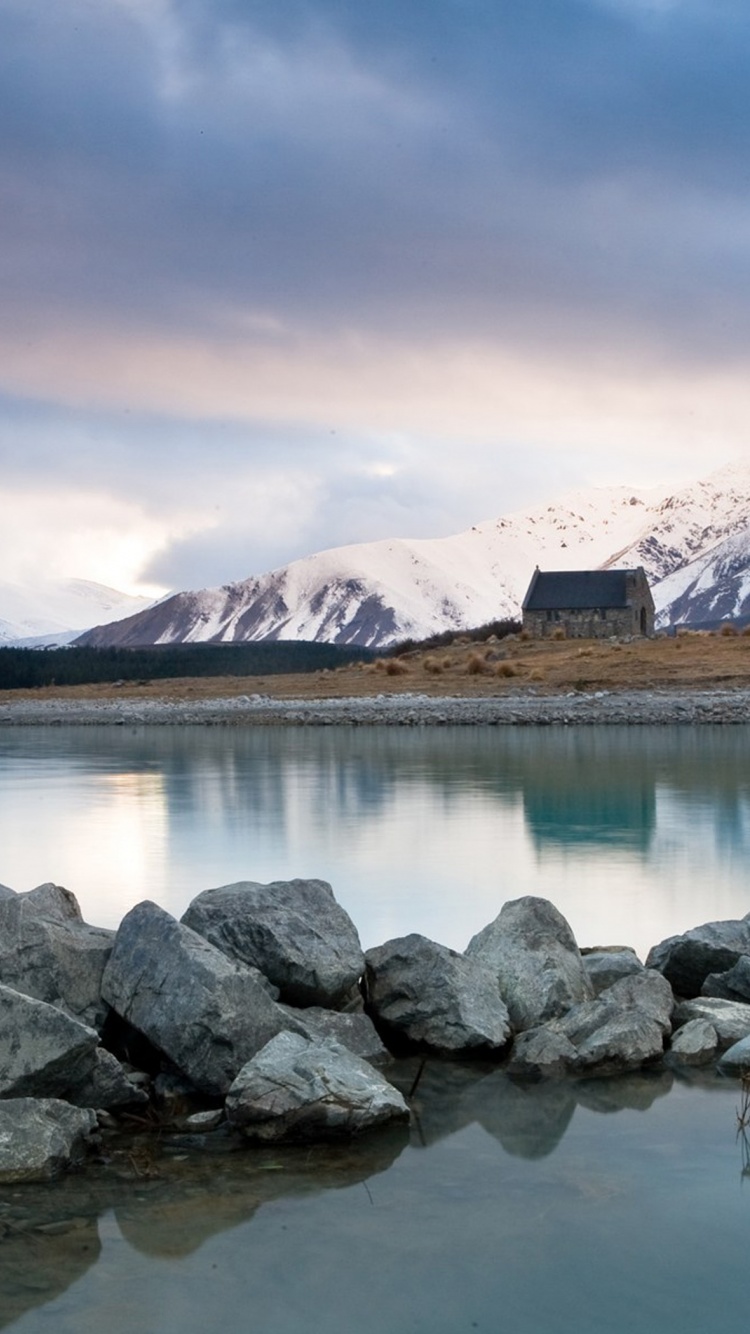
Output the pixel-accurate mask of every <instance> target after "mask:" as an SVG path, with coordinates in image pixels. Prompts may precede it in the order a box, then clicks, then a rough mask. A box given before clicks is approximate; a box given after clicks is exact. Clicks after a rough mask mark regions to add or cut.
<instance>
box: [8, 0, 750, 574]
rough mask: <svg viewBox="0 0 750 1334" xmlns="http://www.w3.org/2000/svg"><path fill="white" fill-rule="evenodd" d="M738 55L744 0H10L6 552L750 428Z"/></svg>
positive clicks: (260, 554)
mask: <svg viewBox="0 0 750 1334" xmlns="http://www.w3.org/2000/svg"><path fill="white" fill-rule="evenodd" d="M749 69H750V6H748V5H747V4H746V3H745V0H54V4H51V3H50V0H0V292H1V293H2V296H1V299H0V579H2V580H6V581H9V580H18V581H21V582H28V583H32V582H40V581H42V580H46V579H54V578H61V577H67V576H77V577H82V578H88V579H93V580H97V581H99V582H102V583H106V584H110V585H113V586H115V587H118V588H123V589H126V590H128V591H138V590H139V589H140V590H152V591H156V590H158V589H161V590H164V589H167V588H173V589H177V588H198V587H204V586H207V585H215V584H221V583H226V582H229V581H232V580H237V579H242V578H245V577H247V576H249V575H250V574H257V573H261V572H263V571H265V570H268V569H271V568H275V567H276V566H278V565H280V564H283V563H286V562H287V561H288V560H291V559H294V558H296V557H298V556H302V555H305V554H308V553H309V552H311V551H315V550H320V549H322V548H325V547H330V546H337V545H341V544H343V543H347V542H357V541H370V540H373V539H376V538H384V537H393V536H404V537H433V536H435V537H437V536H443V535H447V534H449V533H453V532H457V531H460V530H461V529H463V528H465V527H468V526H469V525H470V524H472V523H476V522H479V521H480V520H483V519H487V518H490V517H493V516H495V515H500V514H504V513H507V512H509V511H511V510H514V509H518V508H522V507H526V506H527V505H530V504H536V503H543V502H545V501H547V500H549V499H552V498H553V497H555V496H557V495H558V494H560V493H561V492H563V491H565V490H567V489H570V488H574V487H581V486H590V485H607V484H611V483H618V484H620V483H621V484H625V485H632V486H634V487H635V486H648V485H657V484H659V485H660V484H662V483H664V482H668V483H670V484H672V483H673V484H674V485H675V486H678V485H680V484H683V483H686V482H688V481H690V480H692V479H693V478H695V477H698V476H702V475H706V474H708V473H710V472H711V471H712V470H713V469H715V468H717V467H719V466H720V465H721V464H723V463H725V462H727V461H729V460H731V459H736V458H745V457H747V455H748V446H749V444H750V411H749V409H750V376H749V375H748V354H749V352H750V78H748V70H749Z"/></svg>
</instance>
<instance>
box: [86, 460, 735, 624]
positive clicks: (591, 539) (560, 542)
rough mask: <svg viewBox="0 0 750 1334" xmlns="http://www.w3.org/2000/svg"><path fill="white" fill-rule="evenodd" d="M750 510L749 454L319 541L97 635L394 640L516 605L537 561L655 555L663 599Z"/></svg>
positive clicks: (573, 562)
mask: <svg viewBox="0 0 750 1334" xmlns="http://www.w3.org/2000/svg"><path fill="white" fill-rule="evenodd" d="M749 519H750V467H748V466H744V465H730V467H728V468H724V469H721V470H720V471H719V472H717V473H714V474H713V475H712V476H711V477H710V478H708V479H706V480H705V481H702V482H697V483H695V484H694V485H692V486H690V487H685V488H684V489H683V490H681V491H678V492H669V491H668V490H667V489H666V488H661V489H659V490H655V491H635V492H634V491H632V490H630V489H628V488H625V487H608V488H601V489H591V490H588V491H577V492H573V493H571V494H569V495H567V496H564V497H563V498H562V499H560V500H558V501H557V502H555V503H552V504H549V505H545V506H542V507H540V508H537V509H533V510H528V511H523V512H519V513H515V514H510V515H507V516H506V517H504V518H500V519H496V520H489V521H487V522H484V523H480V524H477V525H475V526H474V527H472V528H470V529H468V530H467V531H466V532H463V533H458V534H457V535H456V536H453V537H445V538H434V539H419V540H414V541H408V540H406V539H393V540H390V541H381V542H368V543H361V544H357V545H352V546H346V547H336V548H334V549H332V550H330V551H322V552H318V553H316V554H315V555H312V556H308V557H305V558H304V559H302V560H297V561H293V562H292V563H291V564H289V565H286V566H283V567H281V568H280V569H278V570H273V571H271V573H270V574H265V575H260V576H257V577H253V578H250V579H246V580H244V581H243V582H241V583H236V584H230V585H227V586H225V587H224V588H216V589H203V590H201V591H199V592H187V593H177V594H175V595H174V596H172V597H169V598H167V599H165V600H164V601H162V602H161V603H159V604H158V605H157V606H154V607H151V608H150V609H148V610H147V611H145V612H142V613H140V614H139V615H136V616H130V617H127V618H126V619H124V620H122V621H119V622H118V623H117V624H116V625H105V626H101V627H98V628H97V629H95V630H93V631H89V632H88V633H87V634H86V635H85V636H83V637H82V641H81V642H85V643H88V644H98V645H107V644H121V645H139V644H169V643H180V642H184V643H191V642H197V641H203V642H209V643H219V642H239V641H243V640H252V639H308V640H322V641H329V642H333V643H341V644H346V643H352V644H364V645H378V646H385V645H387V644H391V643H394V642H397V641H398V640H400V639H404V638H407V637H412V636H413V637H422V636H425V635H428V634H432V633H434V632H435V631H439V630H446V629H456V630H459V629H465V628H467V627H470V626H475V625H481V624H483V623H485V622H487V621H490V620H494V619H497V618H502V617H506V616H517V615H518V614H519V611H520V605H521V601H522V599H523V596H524V594H525V592H526V589H527V587H528V584H529V580H530V578H531V575H532V573H533V570H534V567H535V566H536V565H537V564H538V565H540V566H541V567H542V568H543V569H558V570H560V569H596V568H598V567H601V566H612V565H617V566H620V567H628V566H633V565H639V564H642V565H643V566H644V567H645V569H646V572H647V574H648V575H649V577H650V579H651V581H652V584H653V585H655V586H654V598H655V601H656V603H657V607H658V608H661V607H662V605H664V602H663V598H662V595H661V593H660V588H661V585H660V583H659V582H658V581H659V580H663V578H664V576H665V575H666V574H671V573H672V572H673V571H675V570H677V569H678V568H680V567H681V566H682V565H683V564H685V563H686V562H689V561H691V560H693V559H695V558H697V557H699V556H700V555H705V554H706V553H707V552H708V550H709V549H712V548H713V547H714V546H716V545H717V544H718V543H719V542H720V541H721V540H722V539H725V538H726V537H727V536H729V535H731V534H733V533H735V532H737V531H738V530H740V529H741V528H742V527H744V526H745V525H746V524H747V523H748V520H749Z"/></svg>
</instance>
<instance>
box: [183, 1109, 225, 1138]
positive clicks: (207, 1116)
mask: <svg viewBox="0 0 750 1334" xmlns="http://www.w3.org/2000/svg"><path fill="white" fill-rule="evenodd" d="M223 1120H224V1112H223V1110H222V1109H221V1107H217V1108H215V1109H214V1110H213V1111H209V1112H193V1114H192V1116H186V1117H185V1120H184V1122H183V1127H184V1129H185V1130H187V1131H189V1132H190V1133H191V1134H193V1135H207V1134H208V1133H209V1132H210V1131H212V1130H216V1129H217V1127H218V1126H220V1125H221V1123H222V1121H223Z"/></svg>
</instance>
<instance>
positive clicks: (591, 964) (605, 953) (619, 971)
mask: <svg viewBox="0 0 750 1334" xmlns="http://www.w3.org/2000/svg"><path fill="white" fill-rule="evenodd" d="M581 957H582V958H583V966H584V968H585V970H586V975H587V977H588V979H589V981H590V983H591V986H592V989H593V992H594V995H595V996H598V995H599V993H600V992H601V991H606V989H607V987H611V986H612V984H613V983H614V982H619V980H620V978H621V977H632V975H633V974H634V973H640V972H642V971H643V964H642V963H641V961H640V959H639V958H638V955H637V954H636V952H635V950H631V949H629V948H628V947H627V946H625V945H623V946H618V947H617V948H614V949H606V950H582V951H581Z"/></svg>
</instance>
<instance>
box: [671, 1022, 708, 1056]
mask: <svg viewBox="0 0 750 1334" xmlns="http://www.w3.org/2000/svg"><path fill="white" fill-rule="evenodd" d="M718 1045H719V1035H718V1033H717V1032H716V1029H715V1028H714V1026H713V1024H711V1023H709V1021H708V1019H691V1020H690V1021H689V1022H688V1023H687V1024H685V1025H684V1026H683V1027H682V1028H679V1029H678V1030H677V1032H676V1033H675V1035H674V1037H673V1039H672V1046H671V1048H670V1050H669V1052H668V1053H667V1055H668V1058H669V1060H670V1063H672V1064H675V1065H707V1064H708V1062H709V1061H712V1060H713V1059H714V1056H715V1055H716V1049H717V1047H718Z"/></svg>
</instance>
